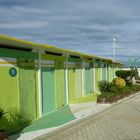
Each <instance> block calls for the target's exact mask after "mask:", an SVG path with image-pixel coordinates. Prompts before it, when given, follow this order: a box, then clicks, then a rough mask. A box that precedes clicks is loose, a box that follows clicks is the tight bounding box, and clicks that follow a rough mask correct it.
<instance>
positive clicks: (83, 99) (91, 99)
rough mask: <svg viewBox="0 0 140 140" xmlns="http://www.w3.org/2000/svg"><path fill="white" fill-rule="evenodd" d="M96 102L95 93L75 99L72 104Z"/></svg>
mask: <svg viewBox="0 0 140 140" xmlns="http://www.w3.org/2000/svg"><path fill="white" fill-rule="evenodd" d="M96 101H97V93H95V92H94V93H92V94H89V95H87V96H84V97H80V98H77V99H75V100H74V101H73V102H72V104H74V103H83V102H96Z"/></svg>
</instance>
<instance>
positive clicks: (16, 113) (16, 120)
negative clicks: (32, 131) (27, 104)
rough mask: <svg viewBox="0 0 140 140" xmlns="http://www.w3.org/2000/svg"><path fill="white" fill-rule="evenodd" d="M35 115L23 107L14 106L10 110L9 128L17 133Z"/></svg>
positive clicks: (11, 131)
mask: <svg viewBox="0 0 140 140" xmlns="http://www.w3.org/2000/svg"><path fill="white" fill-rule="evenodd" d="M32 120H33V117H32V116H31V115H30V114H29V113H28V112H26V111H25V110H23V109H17V108H13V109H11V110H10V111H9V128H8V131H9V132H10V133H15V132H18V131H20V130H22V129H23V128H24V127H25V126H27V125H29V124H30V123H31V121H32Z"/></svg>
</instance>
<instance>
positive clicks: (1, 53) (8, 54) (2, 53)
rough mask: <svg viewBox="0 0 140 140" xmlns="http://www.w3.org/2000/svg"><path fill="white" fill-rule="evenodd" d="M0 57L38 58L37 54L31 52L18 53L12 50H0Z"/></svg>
mask: <svg viewBox="0 0 140 140" xmlns="http://www.w3.org/2000/svg"><path fill="white" fill-rule="evenodd" d="M0 56H1V57H13V58H19V57H20V58H21V57H23V58H34V59H35V58H36V59H37V58H38V54H37V53H33V52H26V51H19V50H12V49H3V48H0Z"/></svg>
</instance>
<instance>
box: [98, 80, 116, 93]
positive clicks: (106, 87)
mask: <svg viewBox="0 0 140 140" xmlns="http://www.w3.org/2000/svg"><path fill="white" fill-rule="evenodd" d="M98 87H99V91H100V92H101V93H111V92H112V93H114V92H117V91H118V88H117V86H116V85H115V84H113V83H112V82H108V81H100V82H98Z"/></svg>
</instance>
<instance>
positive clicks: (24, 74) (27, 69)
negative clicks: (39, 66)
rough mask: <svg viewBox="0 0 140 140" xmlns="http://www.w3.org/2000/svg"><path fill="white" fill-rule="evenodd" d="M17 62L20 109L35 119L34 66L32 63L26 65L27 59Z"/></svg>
mask: <svg viewBox="0 0 140 140" xmlns="http://www.w3.org/2000/svg"><path fill="white" fill-rule="evenodd" d="M24 60H25V63H24V62H23V61H24ZM19 62H20V59H19V60H18V64H19V93H20V108H21V109H22V110H24V111H25V112H27V113H29V114H30V115H31V116H32V117H33V118H36V116H37V106H36V100H37V99H36V91H35V66H34V64H33V63H30V62H29V63H28V60H27V59H22V60H21V62H20V63H19Z"/></svg>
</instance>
